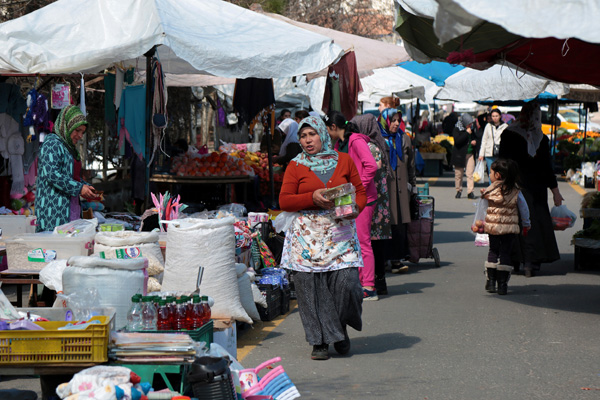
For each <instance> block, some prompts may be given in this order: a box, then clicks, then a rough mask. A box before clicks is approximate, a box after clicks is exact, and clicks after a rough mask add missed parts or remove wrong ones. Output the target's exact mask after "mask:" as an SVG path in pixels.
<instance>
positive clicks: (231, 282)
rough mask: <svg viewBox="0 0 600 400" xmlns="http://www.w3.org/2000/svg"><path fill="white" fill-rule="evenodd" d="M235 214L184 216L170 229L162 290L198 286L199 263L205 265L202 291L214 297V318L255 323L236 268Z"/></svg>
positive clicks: (191, 289) (181, 289) (180, 289)
mask: <svg viewBox="0 0 600 400" xmlns="http://www.w3.org/2000/svg"><path fill="white" fill-rule="evenodd" d="M233 222H234V219H233V218H232V217H228V218H222V219H213V220H209V219H194V218H187V219H185V220H181V221H180V224H179V225H177V224H170V225H169V230H168V232H167V253H166V256H167V262H166V267H165V273H164V279H163V284H162V290H163V291H183V292H185V291H187V292H192V291H194V290H196V277H197V275H198V267H199V266H202V267H204V274H203V277H202V283H201V286H200V293H202V294H203V295H207V296H211V297H213V298H214V299H215V305H214V307H212V309H211V313H212V316H213V317H214V318H224V319H229V318H232V317H233V318H234V319H236V320H238V321H244V322H248V323H252V319H251V318H250V317H249V316H248V314H247V313H246V311H245V310H244V308H243V307H242V304H241V303H240V293H239V289H238V283H237V276H236V268H235V234H234V229H233Z"/></svg>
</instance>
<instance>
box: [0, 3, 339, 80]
mask: <svg viewBox="0 0 600 400" xmlns="http://www.w3.org/2000/svg"><path fill="white" fill-rule="evenodd" d="M153 46H159V47H158V55H159V58H160V60H161V62H162V64H163V71H164V72H165V73H171V74H182V73H187V74H192V73H203V74H209V75H215V76H221V77H230V78H248V77H255V78H274V77H291V76H295V75H302V74H306V73H311V72H315V71H320V70H322V69H323V68H326V67H327V66H328V65H329V64H331V63H332V62H334V61H335V60H336V59H338V57H340V56H341V55H342V54H343V49H342V48H341V47H340V46H338V45H336V44H334V43H333V42H332V40H331V39H330V38H327V37H324V36H321V35H318V34H316V33H313V32H310V31H307V30H305V29H299V28H296V27H294V26H291V25H290V24H287V23H284V22H280V21H277V20H274V19H273V18H269V17H267V16H264V15H260V14H258V13H255V12H253V11H250V10H247V9H244V8H241V7H238V6H236V5H233V4H231V3H228V2H225V1H220V0H59V1H56V2H54V3H51V4H50V5H48V6H46V7H44V8H42V9H39V10H37V11H34V12H32V13H30V14H27V15H25V16H23V17H20V18H17V19H14V20H11V21H8V22H5V23H3V24H0V72H18V73H43V74H60V73H74V72H98V71H100V70H102V69H104V68H106V67H109V66H111V65H112V64H114V63H120V62H122V61H123V62H125V64H129V65H136V59H137V58H139V57H142V56H143V55H144V54H145V53H146V52H148V51H149V50H150V49H152V47H153ZM139 64H141V65H144V64H142V62H140V63H139Z"/></svg>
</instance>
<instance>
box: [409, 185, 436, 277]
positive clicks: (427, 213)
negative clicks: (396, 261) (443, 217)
mask: <svg viewBox="0 0 600 400" xmlns="http://www.w3.org/2000/svg"><path fill="white" fill-rule="evenodd" d="M417 199H418V202H419V219H416V220H413V221H411V222H410V223H409V224H408V250H409V251H408V253H409V256H410V258H409V261H410V262H412V263H415V264H417V263H418V262H419V260H420V259H421V258H433V261H434V263H435V266H436V267H439V266H440V253H439V252H438V250H437V249H436V248H435V247H433V223H434V221H435V199H434V198H433V196H423V195H419V196H417Z"/></svg>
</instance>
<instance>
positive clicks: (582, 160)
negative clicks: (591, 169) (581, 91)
mask: <svg viewBox="0 0 600 400" xmlns="http://www.w3.org/2000/svg"><path fill="white" fill-rule="evenodd" d="M581 104H582V105H583V109H584V110H585V121H584V123H583V158H582V159H581V162H585V145H586V142H587V120H588V119H587V105H586V104H585V103H581ZM579 120H581V113H579ZM580 126H581V125H580Z"/></svg>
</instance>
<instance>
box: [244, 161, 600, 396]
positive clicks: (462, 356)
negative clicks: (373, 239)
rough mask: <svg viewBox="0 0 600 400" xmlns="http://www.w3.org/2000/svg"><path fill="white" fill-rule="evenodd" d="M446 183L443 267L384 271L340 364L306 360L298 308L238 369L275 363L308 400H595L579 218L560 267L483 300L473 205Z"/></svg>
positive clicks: (595, 346)
mask: <svg viewBox="0 0 600 400" xmlns="http://www.w3.org/2000/svg"><path fill="white" fill-rule="evenodd" d="M445 175H446V176H445V177H443V178H441V179H439V180H438V181H437V182H436V183H435V184H434V185H433V186H432V187H431V194H432V195H433V196H434V197H435V199H436V218H435V233H434V241H435V247H436V248H437V249H438V250H439V252H440V255H441V259H442V266H441V267H440V268H435V266H434V265H433V262H432V260H422V261H421V262H420V263H419V265H411V267H410V270H409V272H408V273H406V274H402V275H392V274H388V277H387V278H388V286H389V296H385V297H382V298H381V300H380V301H377V302H365V303H364V305H363V324H364V326H363V330H362V331H361V332H356V331H353V330H351V332H350V333H349V334H350V338H351V341H352V351H351V354H350V355H349V356H346V357H341V356H336V355H335V354H334V355H333V356H332V358H331V359H329V360H327V361H312V360H311V359H310V351H311V347H310V346H309V345H308V344H307V343H306V341H305V339H304V331H303V329H302V325H301V322H300V318H299V314H298V312H297V310H295V311H294V312H292V313H291V314H290V315H289V316H288V317H287V318H286V319H285V321H283V322H282V323H281V324H280V325H278V326H277V327H276V328H275V329H274V330H273V331H272V332H271V333H270V334H269V335H268V336H267V337H266V339H264V340H263V341H262V342H261V343H260V344H259V345H258V346H257V347H256V348H254V349H253V350H252V351H251V352H250V353H249V354H248V355H247V356H246V357H245V358H243V359H242V364H243V365H244V367H247V368H248V367H255V366H257V365H258V364H260V363H262V362H263V361H265V360H268V359H270V358H272V357H275V356H281V357H282V359H283V361H282V365H283V366H284V368H285V370H286V371H287V373H288V375H289V376H290V378H291V380H292V381H293V382H294V383H295V385H296V386H297V387H298V389H299V391H300V393H301V394H302V397H303V398H309V399H329V400H338V399H340V400H341V399H344V400H354V399H356V400H359V399H361V400H362V399H403V400H422V399H429V400H451V399H457V400H465V399H467V400H468V399H499V400H511V399H515V400H516V399H519V400H521V399H597V398H600V391H599V390H600V363H599V361H600V357H599V356H600V341H599V340H600V336H599V334H598V333H599V332H600V330H599V326H600V290H599V288H600V286H599V285H600V274H599V273H598V272H597V271H594V272H590V271H586V272H574V270H573V247H572V246H570V240H571V236H572V234H573V233H574V232H575V231H576V230H579V229H581V225H582V221H581V220H578V221H577V225H576V226H575V228H572V229H569V230H567V231H564V232H557V234H556V236H557V240H558V243H559V248H560V252H561V260H560V261H557V262H555V263H553V264H551V265H543V266H542V271H541V273H540V274H539V276H535V277H533V278H525V277H524V276H518V275H517V276H513V277H512V279H511V281H510V282H509V293H508V295H507V296H498V295H496V294H489V293H486V292H485V291H484V289H483V288H484V280H485V278H484V275H483V263H484V260H485V257H486V255H487V248H478V247H475V246H474V244H473V239H474V236H473V235H472V234H471V233H470V232H469V227H470V224H471V222H472V218H473V213H474V210H475V206H474V201H473V200H468V199H465V198H462V199H455V198H454V189H453V187H452V186H453V179H451V177H450V173H448V172H446V173H445ZM560 190H561V192H562V193H563V196H564V197H565V199H566V204H567V205H568V206H569V208H570V209H571V210H574V211H575V212H576V213H578V210H579V204H580V201H581V194H579V193H577V192H576V191H575V190H574V189H573V188H572V187H570V185H568V184H567V183H560ZM598 264H599V266H600V262H598ZM331 352H332V353H334V351H333V349H331ZM584 388H588V389H592V390H586V389H584Z"/></svg>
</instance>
